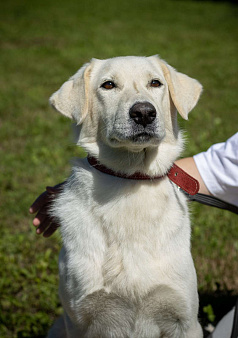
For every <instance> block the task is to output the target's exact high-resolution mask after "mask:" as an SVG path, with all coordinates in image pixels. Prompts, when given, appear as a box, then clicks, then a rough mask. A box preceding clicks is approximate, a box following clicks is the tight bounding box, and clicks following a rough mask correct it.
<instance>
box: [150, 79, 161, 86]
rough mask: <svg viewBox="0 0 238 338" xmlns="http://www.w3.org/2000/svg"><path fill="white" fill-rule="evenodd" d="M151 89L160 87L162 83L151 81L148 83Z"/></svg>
mask: <svg viewBox="0 0 238 338" xmlns="http://www.w3.org/2000/svg"><path fill="white" fill-rule="evenodd" d="M150 86H151V87H161V86H162V83H161V82H160V81H159V80H152V81H151V83H150Z"/></svg>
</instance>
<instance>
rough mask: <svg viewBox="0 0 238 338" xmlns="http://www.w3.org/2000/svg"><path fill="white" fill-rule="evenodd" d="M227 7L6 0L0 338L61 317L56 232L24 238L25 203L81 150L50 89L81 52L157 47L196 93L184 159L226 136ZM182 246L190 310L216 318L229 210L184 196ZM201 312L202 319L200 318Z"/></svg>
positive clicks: (231, 246)
mask: <svg viewBox="0 0 238 338" xmlns="http://www.w3.org/2000/svg"><path fill="white" fill-rule="evenodd" d="M237 14H238V7H237V6H236V5H235V4H233V3H232V2H229V1H227V2H222V1H189V0H188V1H178V0H177V1H176V0H174V1H172V0H167V1H160V0H130V1H128V0H120V1H119V2H118V1H111V2H106V1H97V0H80V1H79V0H68V1H62V0H58V1H53V0H47V1H46V0H42V1H38V0H37V1H27V0H21V1H17V0H15V1H14V0H8V1H4V2H3V3H2V4H1V10H0V34H1V40H0V46H1V53H0V60H1V63H0V70H1V77H0V186H1V195H0V219H1V237H0V275H1V279H0V302H1V311H0V337H3V338H4V337H44V336H45V334H46V332H47V330H48V328H49V327H50V325H51V324H52V322H53V320H54V319H55V318H56V317H57V316H58V315H59V314H60V313H61V311H62V310H61V307H60V304H59V300H58V295H57V287H58V270H57V260H58V253H59V250H60V246H61V244H60V243H61V240H60V237H59V234H58V233H57V234H55V235H53V236H52V237H50V238H49V239H45V238H43V237H41V236H37V235H36V234H35V229H34V228H33V226H32V217H31V216H30V215H29V214H28V208H29V206H30V205H31V203H32V202H33V200H34V199H35V198H36V197H37V195H38V194H39V193H40V192H41V191H43V190H44V189H45V186H46V185H54V184H56V183H59V182H61V181H62V180H64V179H65V177H67V176H68V174H69V172H70V164H69V162H70V159H71V158H72V157H75V156H81V155H82V152H81V150H80V149H79V148H77V147H76V146H75V145H74V142H73V138H72V137H71V126H70V121H69V120H67V119H66V118H64V117H62V116H60V114H57V113H56V112H55V111H53V110H52V108H50V107H49V105H48V98H49V96H50V95H51V94H52V93H53V92H54V91H55V90H57V89H58V88H59V86H60V85H61V84H62V83H63V82H64V81H65V80H66V79H67V78H68V77H69V76H71V75H72V74H73V73H74V72H75V71H76V70H77V69H78V68H79V67H80V66H81V65H82V64H83V63H85V62H87V61H88V60H90V59H91V58H92V57H96V58H108V57H112V56H117V55H153V54H159V55H160V56H161V57H162V58H163V59H165V60H167V61H168V63H170V64H171V65H173V66H174V67H175V68H177V69H178V70H179V71H181V72H183V73H186V74H188V75H190V76H192V77H194V78H196V79H198V80H199V81H200V82H201V83H202V84H203V86H204V92H203V95H202V98H201V100H200V102H199V104H198V106H197V107H196V108H195V109H194V111H193V112H192V113H191V115H190V118H189V121H188V122H184V121H182V120H180V125H181V128H183V129H184V130H186V137H187V148H186V150H185V152H184V154H183V156H188V155H192V154H195V153H197V152H200V151H203V150H206V149H207V148H208V147H209V146H210V145H211V144H213V143H217V142H221V141H224V140H226V139H227V138H228V137H230V136H231V135H232V134H234V133H235V132H236V131H237V125H238V103H237V92H238V82H237V70H238V67H237V53H238V44H237V36H238V25H237ZM191 215H192V216H191V217H192V251H193V257H194V261H195V265H196V269H197V273H198V284H199V291H200V294H201V316H202V317H203V318H205V317H206V316H207V317H209V319H210V320H212V319H213V318H212V317H213V316H212V311H211V310H209V308H206V309H208V310H206V309H205V312H204V311H203V307H204V306H207V305H211V306H212V308H213V312H214V313H215V316H216V319H215V321H216V320H217V319H218V318H219V316H220V315H221V312H222V311H220V310H223V311H226V310H227V309H229V308H230V307H231V306H232V303H233V302H234V299H235V296H236V295H238V275H237V271H238V261H237V254H238V235H237V233H238V231H237V230H238V225H237V216H236V215H234V214H231V213H229V212H227V211H221V210H218V209H214V208H210V207H206V206H203V205H198V204H195V203H193V204H192V206H191ZM205 313H207V314H205Z"/></svg>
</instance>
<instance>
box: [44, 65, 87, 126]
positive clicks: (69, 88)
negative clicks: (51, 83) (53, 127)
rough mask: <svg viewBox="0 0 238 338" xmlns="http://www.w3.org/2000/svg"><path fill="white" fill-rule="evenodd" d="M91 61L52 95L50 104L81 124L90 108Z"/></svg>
mask: <svg viewBox="0 0 238 338" xmlns="http://www.w3.org/2000/svg"><path fill="white" fill-rule="evenodd" d="M90 72H91V63H87V64H85V65H84V66H82V67H81V68H80V69H79V70H78V71H77V73H76V74H74V75H73V76H72V77H71V78H70V79H69V80H68V81H66V82H65V83H64V84H63V85H62V86H61V87H60V89H59V90H58V91H57V92H55V93H54V94H53V95H52V96H51V97H50V100H49V102H50V104H51V105H52V106H53V107H54V108H55V109H56V110H58V111H59V112H60V113H61V114H63V115H65V116H67V117H69V118H71V119H74V120H75V121H76V123H77V124H81V123H82V122H83V120H84V118H85V117H86V115H87V112H88V109H89V104H88V101H89V98H88V96H89V79H90Z"/></svg>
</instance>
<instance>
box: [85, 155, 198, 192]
mask: <svg viewBox="0 0 238 338" xmlns="http://www.w3.org/2000/svg"><path fill="white" fill-rule="evenodd" d="M88 162H89V164H90V165H91V166H92V167H94V168H95V169H97V170H99V171H101V172H103V173H105V174H108V175H112V176H116V177H120V178H126V179H130V180H157V179H160V178H163V177H164V176H166V175H164V176H149V175H146V174H142V173H139V172H138V173H134V174H132V175H126V174H121V173H118V172H115V171H113V170H112V169H109V168H107V167H105V166H104V165H103V164H101V163H99V162H98V161H97V159H96V158H95V157H89V156H88ZM167 176H168V178H169V179H170V180H171V181H172V182H174V183H175V184H176V185H178V186H179V187H180V188H181V189H183V190H184V191H186V192H187V193H188V194H189V195H195V194H197V193H198V190H199V182H198V181H197V180H196V179H195V178H193V177H192V176H190V175H189V174H188V173H186V172H185V171H184V170H183V169H181V168H180V167H178V166H177V165H176V164H173V165H172V167H171V168H170V170H169V171H168V173H167Z"/></svg>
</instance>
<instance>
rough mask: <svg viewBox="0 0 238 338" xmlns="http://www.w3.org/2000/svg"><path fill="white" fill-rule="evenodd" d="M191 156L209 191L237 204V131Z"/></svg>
mask: <svg viewBox="0 0 238 338" xmlns="http://www.w3.org/2000/svg"><path fill="white" fill-rule="evenodd" d="M193 158H194V161H195V163H196V166H197V168H198V171H199V173H200V175H201V177H202V179H203V181H204V183H205V185H206V187H207V189H208V190H209V191H210V193H211V194H212V195H214V196H215V197H217V198H220V199H221V200H223V201H226V202H228V203H231V204H234V205H236V206H238V132H237V133H236V134H235V135H233V136H232V137H231V138H229V139H228V140H227V141H226V142H224V143H218V144H214V145H213V146H211V147H210V148H209V149H208V150H207V151H206V152H203V153H200V154H197V155H195V156H194V157H193Z"/></svg>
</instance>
